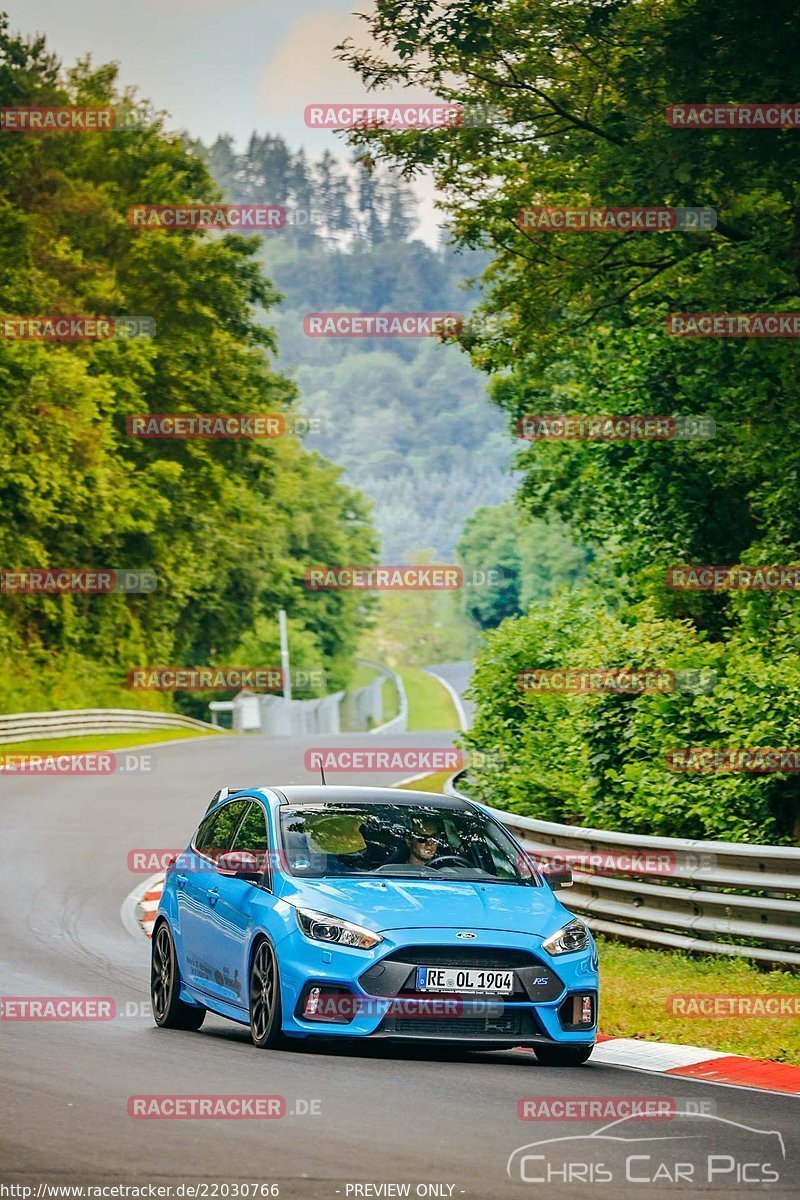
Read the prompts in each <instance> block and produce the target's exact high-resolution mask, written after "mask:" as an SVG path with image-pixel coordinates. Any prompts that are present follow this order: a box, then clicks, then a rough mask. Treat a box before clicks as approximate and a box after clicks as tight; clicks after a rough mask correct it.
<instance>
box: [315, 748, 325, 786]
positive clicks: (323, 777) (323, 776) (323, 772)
mask: <svg viewBox="0 0 800 1200" xmlns="http://www.w3.org/2000/svg"><path fill="white" fill-rule="evenodd" d="M317 762H318V764H319V773H320V777H321V779H322V786H323V787H325V786H326V781H325V768H324V767H323V765H322V755H321V754H320V756H319V758H318V759H317Z"/></svg>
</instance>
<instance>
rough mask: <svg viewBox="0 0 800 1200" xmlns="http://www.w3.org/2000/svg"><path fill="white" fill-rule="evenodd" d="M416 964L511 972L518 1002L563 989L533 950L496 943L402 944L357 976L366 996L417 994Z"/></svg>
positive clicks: (544, 998) (548, 998)
mask: <svg viewBox="0 0 800 1200" xmlns="http://www.w3.org/2000/svg"><path fill="white" fill-rule="evenodd" d="M417 967H464V968H468V969H469V968H471V969H473V970H506V971H513V972H514V991H513V994H512V996H511V997H506V999H513V1000H515V1001H517V1002H518V1003H525V1002H526V1001H528V1002H530V1001H532V1002H533V1003H534V1004H536V1003H539V1004H549V1003H551V1002H552V1001H553V1000H557V999H558V997H559V996H560V995H562V993H563V992H564V983H563V981H562V980H561V979H560V977H559V976H558V974H557V973H556V972H555V971H554V970H553V968H552V967H550V966H547V965H545V964H544V963H543V962H542V961H541V959H539V958H537V957H536V955H535V954H532V953H530V952H529V951H527V950H517V949H510V948H505V947H497V946H485V947H480V946H466V947H464V946H403V947H402V949H400V950H395V951H393V952H392V953H391V954H387V956H386V958H382V959H379V961H378V962H376V963H373V965H372V966H371V967H369V968H368V969H367V970H366V971H365V972H364V974H363V975H362V976H361V978H360V979H359V983H360V984H361V987H362V988H363V989H364V991H365V992H367V993H368V994H369V995H370V996H409V995H416V996H421V995H424V994H425V993H422V992H418V991H417V983H416V980H417ZM491 994H492V993H482V994H479V993H474V992H464V993H461V992H453V993H448V995H450V996H452V997H453V998H455V997H458V996H461V997H462V998H463V999H465V1000H467V999H476V998H484V999H486V998H487V996H490V995H491Z"/></svg>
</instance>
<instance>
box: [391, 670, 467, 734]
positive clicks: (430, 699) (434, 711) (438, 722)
mask: <svg viewBox="0 0 800 1200" xmlns="http://www.w3.org/2000/svg"><path fill="white" fill-rule="evenodd" d="M397 674H398V675H399V676H400V678H401V679H402V681H403V685H404V687H405V689H406V695H407V696H408V728H409V731H410V732H416V731H418V730H423V729H424V730H431V729H451V730H454V731H455V730H458V729H459V728H460V726H459V723H458V714H457V713H456V708H455V705H454V704H453V701H452V700H451V698H450V693H449V692H448V691H447V690H446V688H443V687H442V685H441V684H440V683H439V681H438V679H434V678H433V676H432V675H426V674H425V672H424V671H421V670H420V669H419V668H418V667H407V668H406V669H405V670H403V671H398V672H397Z"/></svg>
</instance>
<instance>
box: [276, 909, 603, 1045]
mask: <svg viewBox="0 0 800 1200" xmlns="http://www.w3.org/2000/svg"><path fill="white" fill-rule="evenodd" d="M457 932H458V931H457V930H456V929H424V930H420V929H395V930H391V931H390V932H388V933H384V935H383V936H384V941H383V942H381V944H380V945H379V946H377V947H376V948H375V949H374V950H371V951H363V950H355V949H351V948H348V947H339V946H335V945H325V944H324V943H321V942H314V941H312V940H311V939H309V938H307V937H306V936H305V935H304V934H302V933H301V932H300V930H297V932H296V933H294V932H293V933H290V934H289V935H288V936H287V937H286V938H285V939H283V940H282V941H281V943H280V946H279V947H278V958H279V965H280V972H281V1000H282V1007H283V1031H284V1033H286V1034H288V1035H289V1036H295V1037H307V1036H309V1035H324V1036H326V1037H334V1038H335V1037H345V1038H354V1037H356V1038H359V1037H360V1038H392V1039H402V1040H407V1039H415V1040H425V1041H429V1040H436V1041H444V1042H460V1043H469V1044H470V1045H472V1046H479V1045H480V1046H485V1047H487V1048H491V1047H495V1048H499V1047H503V1046H536V1045H554V1044H556V1045H561V1046H569V1045H580V1046H586V1045H591V1044H592V1043H593V1042H594V1040H595V1037H596V1033H597V996H598V977H597V959H596V953H595V950H594V946H593V945H590V946H589V948H588V949H587V950H583V951H579V952H577V953H575V954H564V955H560V956H558V957H552V956H551V955H548V954H546V953H545V952H544V951H543V950H542V949H541V941H542V939H541V938H538V937H535V936H533V935H526V934H519V933H506V932H497V931H492V930H477V931H476V937H475V939H474V940H473V941H470V942H469V943H467V942H464V941H461V940H459V939H458V938H457V936H456V934H457ZM426 965H430V966H437V965H449V966H460V965H461V966H469V967H472V968H476V969H480V968H481V967H486V968H501V967H502V968H508V969H511V970H513V972H514V983H515V986H514V994H513V995H512V996H497V995H480V996H475V995H474V994H458V993H447V994H439V995H437V996H432V995H429V994H428V993H420V992H417V991H416V987H415V979H416V967H417V966H426ZM313 988H319V989H320V992H321V994H322V996H323V999H325V998H326V997H327V996H328V993H329V992H331V991H335V992H337V995H338V996H339V997H341V1004H339V1003H338V1002H337V1003H328V1004H327V1005H325V1004H323V1005H322V1009H321V1012H322V1015H323V1016H324V1019H310V1018H309V1017H308V1016H306V1015H305V1013H306V1006H307V1001H308V997H309V993H310V991H311V989H313ZM326 989H327V991H326ZM586 996H589V997H591V1001H590V1002H589V1007H590V1012H591V1021H590V1023H586V1021H581V1020H579V1021H578V1023H577V1024H576V1021H575V1018H576V1017H578V1018H580V1017H581V1014H582V1013H583V1014H584V1015H585V1013H586V1009H585V1007H584V1008H583V1009H582V1008H581V1005H582V1004H584V1003H586V1002H584V1001H583V997H586ZM576 998H577V1002H576ZM319 1015H320V1014H319V1012H318V1013H317V1016H318V1017H319Z"/></svg>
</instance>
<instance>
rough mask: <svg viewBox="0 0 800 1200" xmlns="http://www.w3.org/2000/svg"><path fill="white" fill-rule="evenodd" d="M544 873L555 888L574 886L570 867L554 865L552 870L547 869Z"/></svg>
mask: <svg viewBox="0 0 800 1200" xmlns="http://www.w3.org/2000/svg"><path fill="white" fill-rule="evenodd" d="M543 873H544V877H545V879H546V880H547V882H548V883H549V884H550V887H551V888H553V890H555V889H556V888H565V887H572V883H573V879H572V871H570V869H569V867H553V869H552V870H550V871H547V870H546V871H544V872H543Z"/></svg>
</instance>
